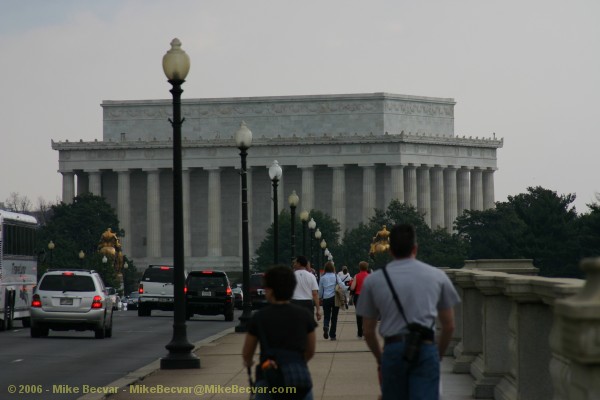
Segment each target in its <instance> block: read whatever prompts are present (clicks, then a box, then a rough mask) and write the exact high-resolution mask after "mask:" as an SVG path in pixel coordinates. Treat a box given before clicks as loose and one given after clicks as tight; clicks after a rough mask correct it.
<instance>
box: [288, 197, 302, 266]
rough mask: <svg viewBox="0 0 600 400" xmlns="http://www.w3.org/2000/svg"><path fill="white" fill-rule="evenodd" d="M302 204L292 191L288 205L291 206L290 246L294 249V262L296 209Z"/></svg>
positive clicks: (293, 256)
mask: <svg viewBox="0 0 600 400" xmlns="http://www.w3.org/2000/svg"><path fill="white" fill-rule="evenodd" d="M299 202H300V198H299V197H298V195H297V194H296V191H295V190H292V194H290V196H289V197H288V203H289V205H290V230H291V232H290V234H291V237H290V244H291V248H292V260H294V258H295V257H296V227H295V225H296V207H297V206H298V203H299Z"/></svg>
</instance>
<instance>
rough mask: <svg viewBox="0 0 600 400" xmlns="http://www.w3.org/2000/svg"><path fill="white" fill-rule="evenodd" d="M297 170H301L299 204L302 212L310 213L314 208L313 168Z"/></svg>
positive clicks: (307, 167)
mask: <svg viewBox="0 0 600 400" xmlns="http://www.w3.org/2000/svg"><path fill="white" fill-rule="evenodd" d="M298 168H300V169H301V170H302V199H300V204H301V205H302V206H301V207H302V209H303V210H306V211H308V212H310V211H311V210H312V209H313V208H315V176H314V167H312V166H306V167H303V166H300V167H298Z"/></svg>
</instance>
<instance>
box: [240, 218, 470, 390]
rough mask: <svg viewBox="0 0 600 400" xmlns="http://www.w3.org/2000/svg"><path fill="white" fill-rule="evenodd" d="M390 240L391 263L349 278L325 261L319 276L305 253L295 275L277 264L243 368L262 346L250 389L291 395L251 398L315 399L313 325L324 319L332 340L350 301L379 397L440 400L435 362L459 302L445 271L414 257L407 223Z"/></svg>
mask: <svg viewBox="0 0 600 400" xmlns="http://www.w3.org/2000/svg"><path fill="white" fill-rule="evenodd" d="M389 238H390V248H389V251H390V254H391V256H392V257H393V260H392V261H391V262H389V263H388V264H387V265H386V266H385V267H383V268H381V269H379V270H376V271H374V272H373V273H369V263H367V262H366V261H361V262H360V263H359V265H358V269H359V272H358V273H357V274H356V275H355V276H354V277H351V276H350V274H349V272H348V268H347V267H345V266H344V267H343V268H342V270H341V271H340V272H339V273H337V274H336V271H335V266H334V264H333V262H331V261H330V262H327V263H326V264H325V267H324V273H323V275H322V276H320V277H319V279H317V277H316V276H315V275H314V274H313V273H311V271H312V268H311V266H310V264H309V262H308V260H307V259H306V257H304V256H298V257H296V258H295V260H294V262H293V270H292V269H290V268H288V267H286V266H281V265H280V266H275V267H272V268H271V269H269V270H268V271H267V272H266V273H265V275H264V285H265V292H266V298H267V300H268V302H269V303H270V304H269V306H267V307H264V308H262V309H261V310H259V311H257V312H256V313H254V314H253V315H252V317H251V319H250V321H249V323H248V333H247V335H246V338H245V342H244V347H243V352H242V353H243V360H244V365H245V366H246V367H247V368H248V371H249V372H250V368H251V367H252V366H253V365H254V360H253V355H254V352H255V350H256V348H257V346H258V344H259V343H260V355H259V363H258V364H257V366H256V371H255V376H256V383H255V386H256V387H257V388H263V389H265V388H273V387H285V388H291V389H293V390H290V391H288V392H285V393H281V392H280V393H274V392H273V391H271V392H270V393H269V390H263V391H257V393H256V397H255V399H257V400H278V399H291V400H296V399H297V400H312V399H313V393H312V379H311V377H310V372H309V370H308V366H307V362H308V361H309V360H310V359H311V358H312V357H313V356H314V353H315V348H316V334H315V329H316V327H317V326H318V321H321V319H323V338H324V339H326V340H336V339H337V319H338V314H339V310H340V308H343V309H348V305H349V304H353V305H354V306H355V309H356V328H357V331H356V336H357V337H358V338H359V339H364V340H365V343H366V346H367V347H368V348H369V350H370V351H371V353H372V354H373V356H374V358H375V361H376V368H377V370H378V376H379V380H380V385H381V398H382V399H383V400H397V399H402V400H405V399H406V400H409V399H410V400H416V399H423V400H437V399H439V395H440V360H441V358H442V357H443V355H444V353H445V351H446V349H447V347H448V345H449V343H450V339H451V337H452V333H453V331H454V306H455V305H456V304H458V303H459V302H460V298H459V296H458V294H457V292H456V290H455V289H454V286H453V284H452V283H451V281H450V279H449V278H448V277H447V275H446V274H445V273H444V272H443V271H441V270H440V269H438V268H436V267H433V266H431V265H428V264H425V263H423V262H421V261H419V260H417V251H418V243H417V237H416V232H415V229H414V227H413V226H412V225H405V224H401V225H396V226H395V227H393V228H392V230H391V231H390V235H389ZM317 276H318V275H317ZM321 307H323V314H321V310H320V309H321ZM438 325H439V326H438ZM377 329H378V332H379V336H381V337H382V338H383V346H382V344H381V343H380V340H379V338H378V336H377V334H376V330H377ZM436 331H438V332H439V334H438V335H436V334H435V332H436ZM291 392H293V393H291Z"/></svg>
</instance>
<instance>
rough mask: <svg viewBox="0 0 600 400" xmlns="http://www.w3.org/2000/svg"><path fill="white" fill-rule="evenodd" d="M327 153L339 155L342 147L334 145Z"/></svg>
mask: <svg viewBox="0 0 600 400" xmlns="http://www.w3.org/2000/svg"><path fill="white" fill-rule="evenodd" d="M329 152H330V153H331V154H340V153H341V152H342V146H340V145H339V144H336V145H334V146H331V147H329Z"/></svg>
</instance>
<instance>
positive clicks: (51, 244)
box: [48, 240, 55, 264]
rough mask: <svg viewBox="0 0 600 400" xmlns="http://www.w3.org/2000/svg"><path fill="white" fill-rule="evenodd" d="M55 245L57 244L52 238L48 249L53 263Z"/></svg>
mask: <svg viewBox="0 0 600 400" xmlns="http://www.w3.org/2000/svg"><path fill="white" fill-rule="evenodd" d="M54 247H55V244H54V242H53V241H52V240H51V241H49V242H48V250H49V251H50V264H52V253H53V252H54Z"/></svg>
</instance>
